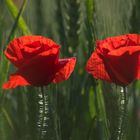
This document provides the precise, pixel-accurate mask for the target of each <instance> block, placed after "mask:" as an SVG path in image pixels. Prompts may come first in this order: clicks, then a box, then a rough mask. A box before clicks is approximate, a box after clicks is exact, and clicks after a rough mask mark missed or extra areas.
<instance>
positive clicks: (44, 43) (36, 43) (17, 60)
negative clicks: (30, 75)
mask: <svg viewBox="0 0 140 140" xmlns="http://www.w3.org/2000/svg"><path fill="white" fill-rule="evenodd" d="M54 47H55V48H58V49H59V46H58V45H57V44H56V43H55V42H54V41H52V40H51V39H48V38H45V37H42V36H22V37H19V38H16V39H14V40H13V41H11V42H10V44H9V45H8V46H7V49H6V51H5V55H6V57H7V58H8V59H9V60H10V61H11V62H12V63H13V64H14V65H15V66H17V67H20V66H21V65H22V64H23V62H24V61H26V60H27V59H30V58H32V57H33V56H36V55H37V54H38V53H41V52H43V51H46V50H48V49H51V48H54Z"/></svg>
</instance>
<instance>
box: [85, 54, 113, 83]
mask: <svg viewBox="0 0 140 140" xmlns="http://www.w3.org/2000/svg"><path fill="white" fill-rule="evenodd" d="M86 71H87V72H88V73H89V74H91V75H93V77H94V78H95V79H102V80H106V81H108V82H111V79H110V76H109V75H108V73H107V71H106V68H105V65H104V62H103V60H102V58H101V57H100V56H99V55H98V54H97V52H96V51H95V52H93V53H92V55H91V57H90V58H89V60H88V61H87V64H86Z"/></svg>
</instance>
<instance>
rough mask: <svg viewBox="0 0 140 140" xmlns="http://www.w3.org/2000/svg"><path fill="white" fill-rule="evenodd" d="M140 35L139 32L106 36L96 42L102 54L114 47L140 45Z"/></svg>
mask: <svg viewBox="0 0 140 140" xmlns="http://www.w3.org/2000/svg"><path fill="white" fill-rule="evenodd" d="M139 45H140V35H137V34H126V35H121V36H116V37H110V38H106V39H104V40H100V41H97V42H96V46H97V47H96V48H97V50H98V51H99V52H101V53H102V54H105V53H107V52H109V51H112V50H114V49H118V48H120V47H128V46H139Z"/></svg>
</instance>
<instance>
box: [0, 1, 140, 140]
mask: <svg viewBox="0 0 140 140" xmlns="http://www.w3.org/2000/svg"><path fill="white" fill-rule="evenodd" d="M126 33H138V34H139V33H140V0H0V140H38V139H39V138H38V135H39V131H44V132H43V133H44V134H43V135H44V136H43V137H44V138H42V139H44V140H114V139H115V137H116V136H115V135H116V128H117V125H118V118H119V113H120V110H119V103H118V102H119V98H120V87H117V86H116V85H114V84H109V83H106V82H102V81H96V80H95V79H94V78H93V77H92V76H90V75H89V74H88V73H87V72H86V71H85V64H86V61H87V60H88V58H89V56H90V55H91V53H92V51H93V50H94V47H95V41H96V40H100V39H104V38H106V37H111V36H116V35H122V34H126ZM30 34H34V35H42V36H45V37H49V38H51V39H53V40H54V41H55V42H57V43H58V44H60V46H61V58H64V57H71V56H75V57H77V64H76V68H75V70H74V72H73V74H72V75H71V77H70V78H69V80H67V81H65V82H63V83H60V84H57V85H49V86H48V87H47V88H45V92H46V93H47V95H46V96H47V97H46V98H45V100H46V108H47V109H48V113H47V114H46V117H47V118H48V119H47V121H46V127H44V129H43V130H40V128H39V125H38V121H39V119H40V116H41V113H40V102H41V101H42V99H40V98H39V96H38V95H39V93H40V91H39V89H38V88H36V87H18V88H16V89H13V90H7V91H5V90H3V89H2V88H1V85H2V83H4V82H5V81H6V80H7V78H8V75H9V73H11V72H13V71H15V69H14V68H13V66H12V65H11V64H10V63H9V62H8V61H7V60H6V59H5V57H4V55H3V51H4V50H5V48H6V45H7V44H8V43H9V41H10V40H12V39H13V38H15V37H19V36H22V35H30ZM126 116H127V118H128V119H127V123H126V126H124V127H125V128H126V134H125V138H124V140H139V139H140V82H138V81H137V82H136V81H135V82H133V83H132V84H131V85H129V86H128V113H127V114H126Z"/></svg>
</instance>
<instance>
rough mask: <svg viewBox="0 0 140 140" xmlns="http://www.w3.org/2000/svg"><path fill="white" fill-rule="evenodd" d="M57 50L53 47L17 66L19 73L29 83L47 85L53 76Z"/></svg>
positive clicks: (56, 61)
mask: <svg viewBox="0 0 140 140" xmlns="http://www.w3.org/2000/svg"><path fill="white" fill-rule="evenodd" d="M58 55H59V50H58V49H57V48H53V49H51V50H48V51H45V52H43V53H40V54H38V55H37V56H36V57H33V58H32V59H31V60H29V61H26V63H24V65H23V66H22V67H20V68H19V70H18V73H20V74H21V75H22V76H23V77H24V78H25V79H26V80H27V81H28V82H29V83H30V84H31V85H34V86H41V85H48V84H49V83H50V82H51V81H52V79H53V78H54V76H55V65H56V64H57V63H58Z"/></svg>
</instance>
